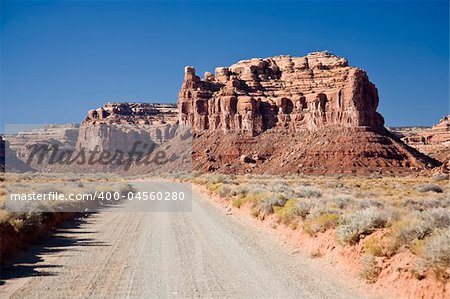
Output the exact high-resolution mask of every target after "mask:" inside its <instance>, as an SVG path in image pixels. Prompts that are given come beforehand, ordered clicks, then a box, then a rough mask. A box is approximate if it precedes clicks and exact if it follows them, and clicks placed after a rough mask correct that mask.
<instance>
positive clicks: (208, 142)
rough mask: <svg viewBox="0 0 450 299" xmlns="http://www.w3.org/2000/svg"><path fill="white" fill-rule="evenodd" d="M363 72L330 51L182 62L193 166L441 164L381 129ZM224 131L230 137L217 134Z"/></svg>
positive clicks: (183, 115) (183, 117)
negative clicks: (207, 63) (200, 70)
mask: <svg viewBox="0 0 450 299" xmlns="http://www.w3.org/2000/svg"><path fill="white" fill-rule="evenodd" d="M378 100H379V99H378V92H377V89H376V87H375V85H374V84H373V83H371V82H370V81H369V79H368V76H367V74H366V72H365V71H363V70H362V69H359V68H356V67H351V66H349V65H348V61H347V60H346V59H345V58H340V57H338V56H336V55H333V54H331V53H328V52H314V53H311V54H308V55H306V56H304V57H292V56H276V57H270V58H264V59H260V58H257V59H250V60H243V61H240V62H238V63H236V64H234V65H232V66H230V67H220V68H216V70H215V74H212V73H209V72H207V73H205V75H204V78H203V79H200V77H198V76H197V75H196V74H195V69H194V68H193V67H186V69H185V77H184V81H183V84H182V87H181V90H180V93H179V100H178V111H179V121H180V124H181V125H187V126H191V127H192V130H193V132H194V134H195V135H194V136H195V138H194V151H193V165H194V168H195V169H198V170H204V171H205V170H207V171H220V172H227V173H239V172H240V173H242V172H253V173H289V172H305V173H349V172H352V173H369V172H395V173H401V172H410V171H418V170H424V169H427V168H432V167H435V166H438V165H439V162H438V161H436V160H434V159H431V158H429V157H427V156H425V155H423V154H421V153H420V152H418V151H417V150H415V149H413V148H411V147H409V146H408V145H406V144H404V143H403V142H402V141H401V140H400V139H399V138H397V137H396V136H394V135H392V134H391V133H389V131H387V130H386V129H385V128H384V120H383V117H382V116H381V115H380V114H379V113H377V112H376V109H377V106H378ZM224 132H226V133H227V134H223V133H224Z"/></svg>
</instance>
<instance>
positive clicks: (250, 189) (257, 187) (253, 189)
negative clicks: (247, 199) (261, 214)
mask: <svg viewBox="0 0 450 299" xmlns="http://www.w3.org/2000/svg"><path fill="white" fill-rule="evenodd" d="M266 192H268V190H267V187H266V186H265V185H263V184H249V185H239V186H238V187H236V188H234V189H233V191H232V192H231V193H230V195H231V196H241V197H242V196H247V195H248V194H262V193H266Z"/></svg>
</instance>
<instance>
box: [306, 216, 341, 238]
mask: <svg viewBox="0 0 450 299" xmlns="http://www.w3.org/2000/svg"><path fill="white" fill-rule="evenodd" d="M312 215H313V214H310V215H308V217H307V218H306V220H305V221H304V222H303V229H304V230H305V231H306V232H307V233H308V234H310V235H311V236H314V235H316V234H317V233H318V232H324V231H326V230H327V229H331V228H335V227H336V226H337V225H338V222H339V215H338V214H335V213H323V214H318V215H315V216H312Z"/></svg>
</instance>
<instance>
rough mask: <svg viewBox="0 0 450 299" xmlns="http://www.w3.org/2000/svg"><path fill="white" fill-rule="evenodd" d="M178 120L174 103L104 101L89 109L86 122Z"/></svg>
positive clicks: (148, 122) (162, 121) (131, 122)
mask: <svg viewBox="0 0 450 299" xmlns="http://www.w3.org/2000/svg"><path fill="white" fill-rule="evenodd" d="M177 121H178V111H177V105H176V104H157V103H155V104H149V103H118V102H110V103H106V104H105V105H103V106H102V107H100V108H97V109H93V110H89V112H88V115H87V117H86V119H85V122H86V123H105V124H107V123H109V124H114V123H115V124H118V123H121V124H157V123H159V124H161V123H174V122H177Z"/></svg>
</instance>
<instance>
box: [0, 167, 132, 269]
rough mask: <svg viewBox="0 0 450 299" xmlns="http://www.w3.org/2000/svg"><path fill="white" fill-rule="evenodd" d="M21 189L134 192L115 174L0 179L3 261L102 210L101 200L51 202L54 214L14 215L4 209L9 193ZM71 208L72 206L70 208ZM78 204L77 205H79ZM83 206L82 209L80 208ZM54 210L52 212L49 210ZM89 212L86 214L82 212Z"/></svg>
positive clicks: (31, 176) (35, 190) (26, 211)
mask: <svg viewBox="0 0 450 299" xmlns="http://www.w3.org/2000/svg"><path fill="white" fill-rule="evenodd" d="M11 189H14V190H20V192H21V193H32V192H35V193H49V192H58V193H63V194H65V195H68V194H94V193H95V191H99V192H120V193H121V194H125V193H128V192H132V191H133V188H132V187H131V185H129V184H128V183H127V182H126V181H125V180H123V179H121V178H118V177H115V176H112V175H109V176H107V175H92V174H91V175H76V174H43V173H25V174H14V173H8V174H7V179H5V174H3V173H2V174H1V176H0V241H1V255H0V257H1V260H0V261H1V262H2V263H3V262H5V261H6V260H7V259H8V258H11V257H12V256H14V254H15V253H17V251H18V250H20V249H25V248H27V247H28V246H29V245H31V244H33V243H35V242H37V241H38V240H39V239H41V238H42V237H43V236H45V235H47V234H48V233H49V232H50V231H51V229H52V228H54V227H57V226H58V225H61V224H62V223H64V222H65V221H68V220H72V219H76V218H77V217H81V216H87V215H88V214H89V211H90V210H95V209H97V208H99V207H100V206H99V201H98V200H95V201H93V202H91V203H89V204H88V205H89V208H91V209H90V210H89V209H87V210H86V209H85V207H88V206H87V204H86V202H81V201H78V202H77V201H75V202H74V201H71V202H63V203H61V202H57V201H55V202H52V203H51V205H52V207H54V210H55V211H64V210H67V211H69V212H51V211H48V209H46V211H45V212H43V211H42V210H38V211H33V210H32V209H31V210H30V209H29V208H27V209H26V210H25V211H24V212H11V211H7V210H6V209H5V204H6V200H7V198H6V196H7V191H8V190H11ZM68 205H72V206H71V207H70V208H69V207H68ZM77 205H78V206H77ZM81 207H83V208H81ZM50 210H51V209H50ZM83 211H87V212H83Z"/></svg>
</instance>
